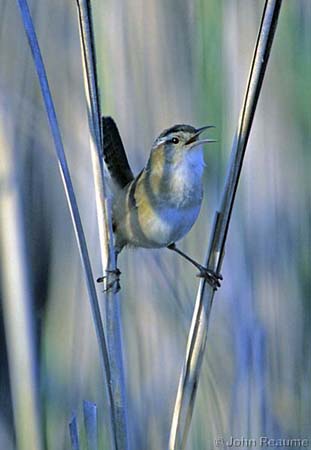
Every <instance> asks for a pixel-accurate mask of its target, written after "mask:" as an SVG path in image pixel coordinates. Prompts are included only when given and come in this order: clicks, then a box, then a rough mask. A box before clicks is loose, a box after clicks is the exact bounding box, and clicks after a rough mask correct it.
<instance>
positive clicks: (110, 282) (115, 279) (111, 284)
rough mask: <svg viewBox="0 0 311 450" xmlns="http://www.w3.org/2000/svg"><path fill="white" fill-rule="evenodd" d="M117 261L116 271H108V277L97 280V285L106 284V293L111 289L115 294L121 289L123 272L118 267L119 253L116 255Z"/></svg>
mask: <svg viewBox="0 0 311 450" xmlns="http://www.w3.org/2000/svg"><path fill="white" fill-rule="evenodd" d="M115 255H116V259H115V269H113V270H109V269H107V270H106V271H105V272H106V275H104V276H102V277H99V278H97V280H96V281H97V283H104V292H108V291H110V290H111V289H113V292H114V293H117V292H118V291H119V290H120V289H121V286H120V275H121V271H120V270H119V269H118V267H117V260H118V253H117V252H116V253H115Z"/></svg>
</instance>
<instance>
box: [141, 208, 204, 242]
mask: <svg viewBox="0 0 311 450" xmlns="http://www.w3.org/2000/svg"><path fill="white" fill-rule="evenodd" d="M199 212H200V205H196V206H192V207H188V208H179V209H177V208H169V207H166V208H161V209H159V210H153V212H152V214H150V216H149V217H146V216H144V217H141V219H142V220H140V221H139V222H140V223H141V224H142V225H141V232H142V233H140V239H139V241H140V242H139V243H138V246H140V247H146V248H161V247H166V246H167V245H169V244H171V243H173V242H176V241H178V240H180V239H181V238H183V237H184V236H185V235H186V234H187V233H188V231H189V230H190V229H191V227H192V225H193V224H194V222H195V221H196V219H197V217H198V215H199Z"/></svg>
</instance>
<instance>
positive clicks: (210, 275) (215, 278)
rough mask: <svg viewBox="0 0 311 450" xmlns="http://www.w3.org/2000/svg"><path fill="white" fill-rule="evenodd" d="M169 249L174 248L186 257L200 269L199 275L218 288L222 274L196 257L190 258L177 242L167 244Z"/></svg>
mask: <svg viewBox="0 0 311 450" xmlns="http://www.w3.org/2000/svg"><path fill="white" fill-rule="evenodd" d="M167 248H168V249H169V250H173V251H174V252H176V253H178V254H179V255H180V256H182V257H183V258H185V259H186V260H187V261H189V262H190V263H191V264H193V265H194V266H195V267H196V268H197V269H199V273H198V275H197V276H198V277H200V278H205V279H206V281H207V282H208V284H209V285H210V286H211V287H212V288H214V289H217V288H219V287H220V280H222V275H220V274H219V275H218V274H217V273H215V272H214V271H213V270H210V269H208V268H206V267H204V266H202V265H201V264H199V263H198V262H196V261H195V260H194V259H192V258H190V256H188V255H186V254H185V253H184V252H182V251H181V250H179V248H177V247H176V244H175V243H173V244H170V245H168V246H167Z"/></svg>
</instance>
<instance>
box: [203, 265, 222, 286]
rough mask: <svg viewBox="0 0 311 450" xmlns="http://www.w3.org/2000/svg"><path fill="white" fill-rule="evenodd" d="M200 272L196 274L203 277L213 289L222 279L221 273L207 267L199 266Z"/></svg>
mask: <svg viewBox="0 0 311 450" xmlns="http://www.w3.org/2000/svg"><path fill="white" fill-rule="evenodd" d="M199 270H200V272H199V273H198V274H197V277H199V278H204V279H205V280H206V281H207V282H208V284H209V285H210V286H211V287H212V288H213V289H214V290H215V291H217V289H218V288H219V287H220V286H221V284H220V282H221V280H222V279H223V278H222V275H221V274H217V273H216V272H214V271H213V270H210V269H207V268H206V267H203V266H200V267H199Z"/></svg>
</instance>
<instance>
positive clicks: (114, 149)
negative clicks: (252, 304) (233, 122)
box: [97, 117, 222, 289]
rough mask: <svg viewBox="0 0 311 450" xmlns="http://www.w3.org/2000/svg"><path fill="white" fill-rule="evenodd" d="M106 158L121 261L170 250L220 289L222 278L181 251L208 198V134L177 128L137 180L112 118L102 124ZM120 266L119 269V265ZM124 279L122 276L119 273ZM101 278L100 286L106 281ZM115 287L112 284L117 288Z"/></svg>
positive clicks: (158, 144) (160, 140) (161, 139)
mask: <svg viewBox="0 0 311 450" xmlns="http://www.w3.org/2000/svg"><path fill="white" fill-rule="evenodd" d="M102 127H103V136H104V149H103V153H104V159H105V162H106V165H107V168H108V170H109V173H110V176H111V180H112V191H113V206H112V214H113V218H112V221H113V231H114V243H115V252H116V257H117V256H118V254H119V253H120V252H121V250H122V249H123V247H125V246H130V247H144V248H163V247H166V248H168V249H170V250H173V251H175V252H177V253H178V254H180V255H181V256H183V257H184V258H185V259H186V260H187V261H189V262H190V263H191V264H193V265H194V266H195V267H197V269H198V270H199V274H198V276H199V277H203V278H205V279H206V280H207V282H208V283H209V284H210V285H211V286H212V287H213V288H215V289H216V288H217V287H219V286H220V282H219V280H220V279H221V278H222V277H221V275H217V274H215V273H214V272H213V271H211V270H209V269H207V268H206V267H203V266H202V265H201V264H199V263H197V262H196V261H194V260H193V259H192V258H190V257H189V256H188V255H186V254H185V253H183V252H182V251H181V250H179V249H178V248H177V247H176V244H175V243H176V242H177V241H179V240H180V239H181V238H183V237H184V236H185V235H186V234H187V233H188V231H189V230H190V229H191V227H192V226H193V224H194V223H195V221H196V219H197V217H198V215H199V212H200V208H201V204H202V198H203V183H202V177H203V169H204V159H203V147H202V145H203V144H208V143H211V142H215V141H214V140H212V139H200V135H201V133H202V132H203V131H205V130H208V129H209V128H212V126H205V127H202V128H194V127H192V126H190V125H174V126H173V127H171V128H168V129H166V130H164V131H163V132H162V133H161V134H160V135H159V136H158V137H157V139H156V140H155V141H154V143H153V146H152V148H151V153H150V156H149V159H148V162H147V164H146V166H145V168H144V169H143V170H142V171H141V172H140V173H139V174H138V175H137V177H134V175H133V173H132V170H131V168H130V166H129V163H128V160H127V156H126V153H125V150H124V147H123V144H122V140H121V137H120V134H119V131H118V129H117V126H116V124H115V122H114V121H113V119H112V118H111V117H103V119H102ZM116 267H117V264H116ZM115 275H116V279H115V280H114V282H117V285H118V286H119V280H118V276H119V275H120V271H119V270H118V269H116V271H115ZM105 278H106V277H101V278H99V279H98V280H97V281H99V282H100V281H104V279H105ZM114 282H113V283H108V284H107V285H106V287H107V289H109V288H111V287H112V285H113V284H114Z"/></svg>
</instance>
